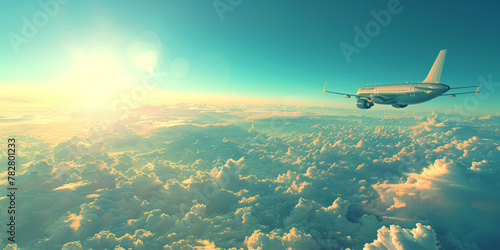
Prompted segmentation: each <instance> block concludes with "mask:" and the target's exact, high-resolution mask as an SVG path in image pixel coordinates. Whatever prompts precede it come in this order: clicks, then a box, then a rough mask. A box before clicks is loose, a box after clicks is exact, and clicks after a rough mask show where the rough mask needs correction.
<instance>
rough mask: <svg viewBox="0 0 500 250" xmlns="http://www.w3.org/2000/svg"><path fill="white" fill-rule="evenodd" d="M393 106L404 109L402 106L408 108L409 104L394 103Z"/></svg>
mask: <svg viewBox="0 0 500 250" xmlns="http://www.w3.org/2000/svg"><path fill="white" fill-rule="evenodd" d="M392 106H393V107H395V108H397V109H402V108H406V106H408V104H406V105H403V104H392Z"/></svg>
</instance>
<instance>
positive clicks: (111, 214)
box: [0, 105, 500, 250]
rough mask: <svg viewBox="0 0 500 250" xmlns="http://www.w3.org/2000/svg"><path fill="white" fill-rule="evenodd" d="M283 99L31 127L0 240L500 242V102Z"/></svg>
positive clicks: (79, 245) (117, 245) (206, 245)
mask: <svg viewBox="0 0 500 250" xmlns="http://www.w3.org/2000/svg"><path fill="white" fill-rule="evenodd" d="M274 108H276V109H277V110H274V111H273V110H270V108H269V107H207V106H193V107H189V106H185V105H178V106H175V107H170V106H165V107H163V106H156V107H142V108H139V109H137V110H134V112H137V113H139V115H133V116H131V117H130V118H128V119H124V120H120V121H117V122H114V123H109V124H106V125H98V126H96V125H95V122H94V123H89V124H88V126H87V128H88V127H91V128H90V129H86V130H84V131H82V133H81V134H74V136H72V137H71V136H69V137H64V138H60V139H59V140H55V139H54V137H50V140H48V139H47V138H49V137H44V136H41V135H37V134H36V133H33V134H31V133H25V134H22V135H19V136H18V137H17V139H18V141H19V146H20V147H21V148H23V150H22V151H21V152H20V153H19V155H18V159H17V161H18V163H19V166H20V167H19V171H18V180H17V185H18V186H19V187H21V190H22V191H20V192H19V199H20V200H21V199H22V203H19V211H22V214H20V215H19V216H18V218H17V219H16V226H17V227H16V228H17V230H18V236H17V237H18V238H16V243H15V244H14V243H13V242H10V241H8V240H7V237H6V234H5V233H3V235H2V236H3V237H1V238H0V249H17V248H20V249H65V250H68V249H130V248H131V249H348V248H349V249H362V248H366V249H436V248H442V249H460V248H462V249H491V248H493V247H494V246H497V245H499V244H500V242H499V240H498V237H497V235H498V234H499V233H500V227H499V226H498V225H500V223H498V222H500V215H499V213H498V212H497V211H499V210H500V185H499V182H498V180H499V179H500V173H499V171H498V170H497V166H498V165H499V164H500V138H499V137H498V127H499V123H500V116H499V115H498V114H496V115H494V114H491V115H487V116H482V117H481V118H478V119H476V118H467V119H464V118H460V117H459V118H460V119H456V117H455V118H454V117H448V116H444V115H441V114H429V113H422V114H420V113H415V114H401V115H398V116H395V115H394V114H389V113H387V114H386V113H383V112H377V113H366V112H365V113H353V114H348V115H347V114H345V112H341V111H338V110H330V109H316V108H301V107H274ZM274 108H273V109H274ZM6 160H7V159H6V157H5V156H4V155H0V161H1V162H5V161H6ZM2 179H5V175H4V176H3V177H2ZM0 185H1V186H2V187H3V188H6V185H7V183H6V182H5V181H3V182H0ZM7 201H8V200H7V199H6V198H3V199H1V198H0V203H1V205H2V207H6V206H7ZM42 208H43V209H42ZM0 223H1V224H4V225H5V224H7V223H8V221H7V218H6V216H2V217H0Z"/></svg>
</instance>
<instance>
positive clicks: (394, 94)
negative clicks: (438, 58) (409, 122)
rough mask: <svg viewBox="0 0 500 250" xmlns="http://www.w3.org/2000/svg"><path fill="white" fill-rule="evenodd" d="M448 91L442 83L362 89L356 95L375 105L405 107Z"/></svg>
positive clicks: (379, 86) (378, 86)
mask: <svg viewBox="0 0 500 250" xmlns="http://www.w3.org/2000/svg"><path fill="white" fill-rule="evenodd" d="M449 89H450V86H448V85H446V84H442V83H406V84H389V85H373V86H366V87H362V88H360V89H359V90H358V92H357V93H356V96H357V98H358V99H360V98H362V99H365V98H366V99H369V100H372V102H373V103H376V104H386V105H387V104H389V105H393V106H397V105H399V106H401V107H402V106H406V105H408V104H417V103H422V102H426V101H429V100H431V99H434V98H436V97H438V96H441V95H442V94H444V93H445V92H446V91H448V90H449Z"/></svg>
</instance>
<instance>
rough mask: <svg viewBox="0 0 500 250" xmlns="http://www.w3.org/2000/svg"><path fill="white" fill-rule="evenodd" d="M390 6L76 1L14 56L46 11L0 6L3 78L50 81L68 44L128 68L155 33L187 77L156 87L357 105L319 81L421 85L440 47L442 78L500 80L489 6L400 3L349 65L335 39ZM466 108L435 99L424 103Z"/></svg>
mask: <svg viewBox="0 0 500 250" xmlns="http://www.w3.org/2000/svg"><path fill="white" fill-rule="evenodd" d="M42 2H47V1H42ZM220 2H222V3H225V4H227V5H228V6H229V3H228V2H227V1H225V0H221V1H220ZM388 2H390V1H379V2H372V1H317V2H314V3H305V2H304V1H287V3H286V4H285V3H283V2H277V1H262V0H259V1H249V0H243V1H242V2H241V4H239V5H237V6H234V7H232V8H233V10H232V11H227V12H225V13H223V17H224V20H221V19H220V17H219V15H218V12H217V10H216V8H215V7H214V5H213V2H212V1H193V0H186V1H171V0H162V1H130V0H128V1H75V0H73V1H69V2H68V3H67V4H61V5H60V10H59V11H58V12H57V14H56V15H55V16H54V17H51V18H50V20H49V21H48V23H47V24H46V25H45V26H43V27H42V28H40V29H39V31H38V33H37V34H36V35H35V36H34V37H33V38H31V39H29V42H28V43H27V44H23V45H20V47H19V52H18V53H16V52H15V50H14V48H13V46H12V44H11V42H10V40H9V37H8V34H9V33H10V32H14V33H16V34H20V33H21V29H22V26H23V17H26V18H28V19H30V18H32V17H33V16H34V15H35V14H36V13H37V12H39V11H41V10H42V7H41V6H40V4H39V2H38V1H23V3H19V2H2V3H0V7H1V8H2V9H8V10H9V11H8V12H6V13H5V14H4V15H2V16H1V17H0V35H2V39H0V51H2V59H1V60H0V67H2V69H3V70H1V71H0V82H1V83H2V84H12V83H18V84H23V83H26V82H31V83H33V82H45V81H50V80H51V79H54V78H57V76H58V75H60V74H63V73H64V72H65V71H66V70H68V68H69V67H71V65H72V64H73V63H74V60H73V59H72V58H71V57H70V56H69V55H68V54H67V53H66V52H65V50H64V49H63V47H64V46H63V45H64V44H65V43H67V42H68V41H71V42H74V43H76V44H78V46H80V48H81V49H82V51H83V52H84V53H88V54H92V53H99V52H106V53H108V54H110V55H112V56H113V57H115V58H117V59H118V60H119V61H121V62H123V63H124V66H125V67H127V68H128V69H130V70H131V71H133V70H134V66H133V64H132V63H131V62H130V60H128V58H127V55H126V49H127V46H128V44H130V43H131V42H132V41H134V40H135V39H137V38H138V37H141V35H142V34H144V33H145V32H152V33H154V34H156V36H157V37H158V38H159V42H160V44H161V58H162V60H163V62H161V64H160V67H162V66H163V67H165V68H168V64H169V62H170V61H171V60H172V59H174V58H179V57H182V58H185V59H186V60H187V61H188V62H189V72H188V74H187V75H186V76H184V77H181V78H173V79H172V80H171V82H170V84H168V85H165V86H162V88H164V89H167V90H168V89H172V90H175V91H181V92H195V93H218V94H225V95H234V96H239V95H250V96H255V97H259V96H264V97H269V98H285V99H286V98H289V99H291V98H297V97H300V98H303V99H306V100H307V99H309V100H311V101H313V100H325V103H327V102H328V101H329V100H331V101H332V103H345V104H348V105H349V104H352V106H353V107H354V105H355V103H354V101H353V100H344V99H343V98H342V97H341V96H339V97H337V96H331V95H326V96H325V95H323V93H322V88H323V84H324V82H325V81H326V80H328V82H329V89H330V90H334V91H339V92H348V93H355V92H356V91H357V89H358V88H359V87H362V86H365V85H367V84H390V83H404V82H417V81H422V80H423V79H424V78H425V76H426V75H427V73H428V71H429V70H430V68H431V66H432V63H433V62H434V60H435V58H436V56H437V54H438V52H439V50H441V49H448V54H447V58H446V61H445V65H444V71H443V74H442V77H441V82H443V83H445V84H448V85H450V86H456V87H458V86H468V85H477V84H478V83H479V82H478V76H481V75H482V76H485V77H486V76H488V75H489V74H492V76H493V80H494V81H495V80H496V79H499V80H497V81H500V74H499V73H500V72H499V69H500V62H499V58H500V50H499V47H498V44H500V33H498V24H499V23H500V16H499V15H498V9H499V7H500V4H499V3H497V2H491V1H489V2H488V3H481V4H473V3H470V2H464V3H461V2H456V1H455V2H453V3H450V2H444V1H430V0H429V1H400V6H401V8H402V11H401V12H400V13H399V14H395V15H392V17H391V21H390V22H389V24H388V25H387V27H382V28H381V30H380V33H379V34H378V35H377V36H375V37H373V38H371V42H370V43H369V44H368V45H367V46H366V47H365V48H362V49H361V52H360V53H359V54H353V55H352V57H351V59H352V61H351V62H350V63H348V62H347V60H346V58H345V57H344V55H343V53H342V51H341V49H340V47H339V44H340V43H341V42H346V43H349V44H351V45H353V44H354V42H353V39H354V36H355V31H354V27H356V26H358V27H360V28H361V29H364V27H365V25H366V24H367V23H368V22H370V21H373V20H374V18H373V17H372V16H371V15H370V11H371V10H374V11H377V12H378V11H380V10H386V9H387V4H388ZM68 84H71V83H68ZM496 88H497V89H498V88H499V86H497V87H496ZM498 92H500V91H497V92H496V93H495V94H494V93H493V92H492V95H493V94H494V95H498ZM495 99H496V98H493V97H489V98H486V100H483V101H481V104H480V105H481V108H484V109H487V110H489V111H490V112H496V111H497V110H498V108H499V107H500V105H498V104H497V102H496V101H495ZM462 102H463V99H460V98H455V99H451V98H448V99H447V98H441V99H439V100H433V101H432V102H429V103H426V104H423V105H421V107H422V108H434V107H435V106H436V105H437V104H442V105H445V106H446V105H448V106H451V105H453V104H454V103H457V104H460V103H462Z"/></svg>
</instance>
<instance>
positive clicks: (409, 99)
mask: <svg viewBox="0 0 500 250" xmlns="http://www.w3.org/2000/svg"><path fill="white" fill-rule="evenodd" d="M445 56H446V49H444V50H441V51H440V52H439V54H438V56H437V58H436V61H434V64H433V65H432V68H431V71H430V72H429V74H428V75H427V77H426V78H425V80H423V81H422V82H419V83H406V84H388V85H372V86H366V87H362V88H360V89H359V90H358V92H357V93H356V94H355V95H351V94H345V93H338V92H332V91H328V90H326V84H327V83H326V82H325V88H324V89H323V93H331V94H337V95H343V96H345V97H346V98H351V96H355V97H356V98H357V102H356V106H357V107H358V108H360V109H369V108H371V107H373V105H374V104H375V103H376V104H384V105H392V106H393V107H395V108H405V107H407V106H408V105H410V104H412V105H413V104H417V103H422V102H426V101H429V100H432V99H434V98H436V97H439V96H450V97H456V96H457V95H462V94H470V93H476V94H479V89H480V88H481V85H479V86H467V87H457V88H450V86H448V85H446V84H443V83H440V82H439V80H440V78H441V71H442V70H443V64H444V58H445ZM476 87H477V89H476V91H469V92H461V93H453V94H445V93H446V92H447V91H448V90H452V89H466V88H476Z"/></svg>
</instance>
